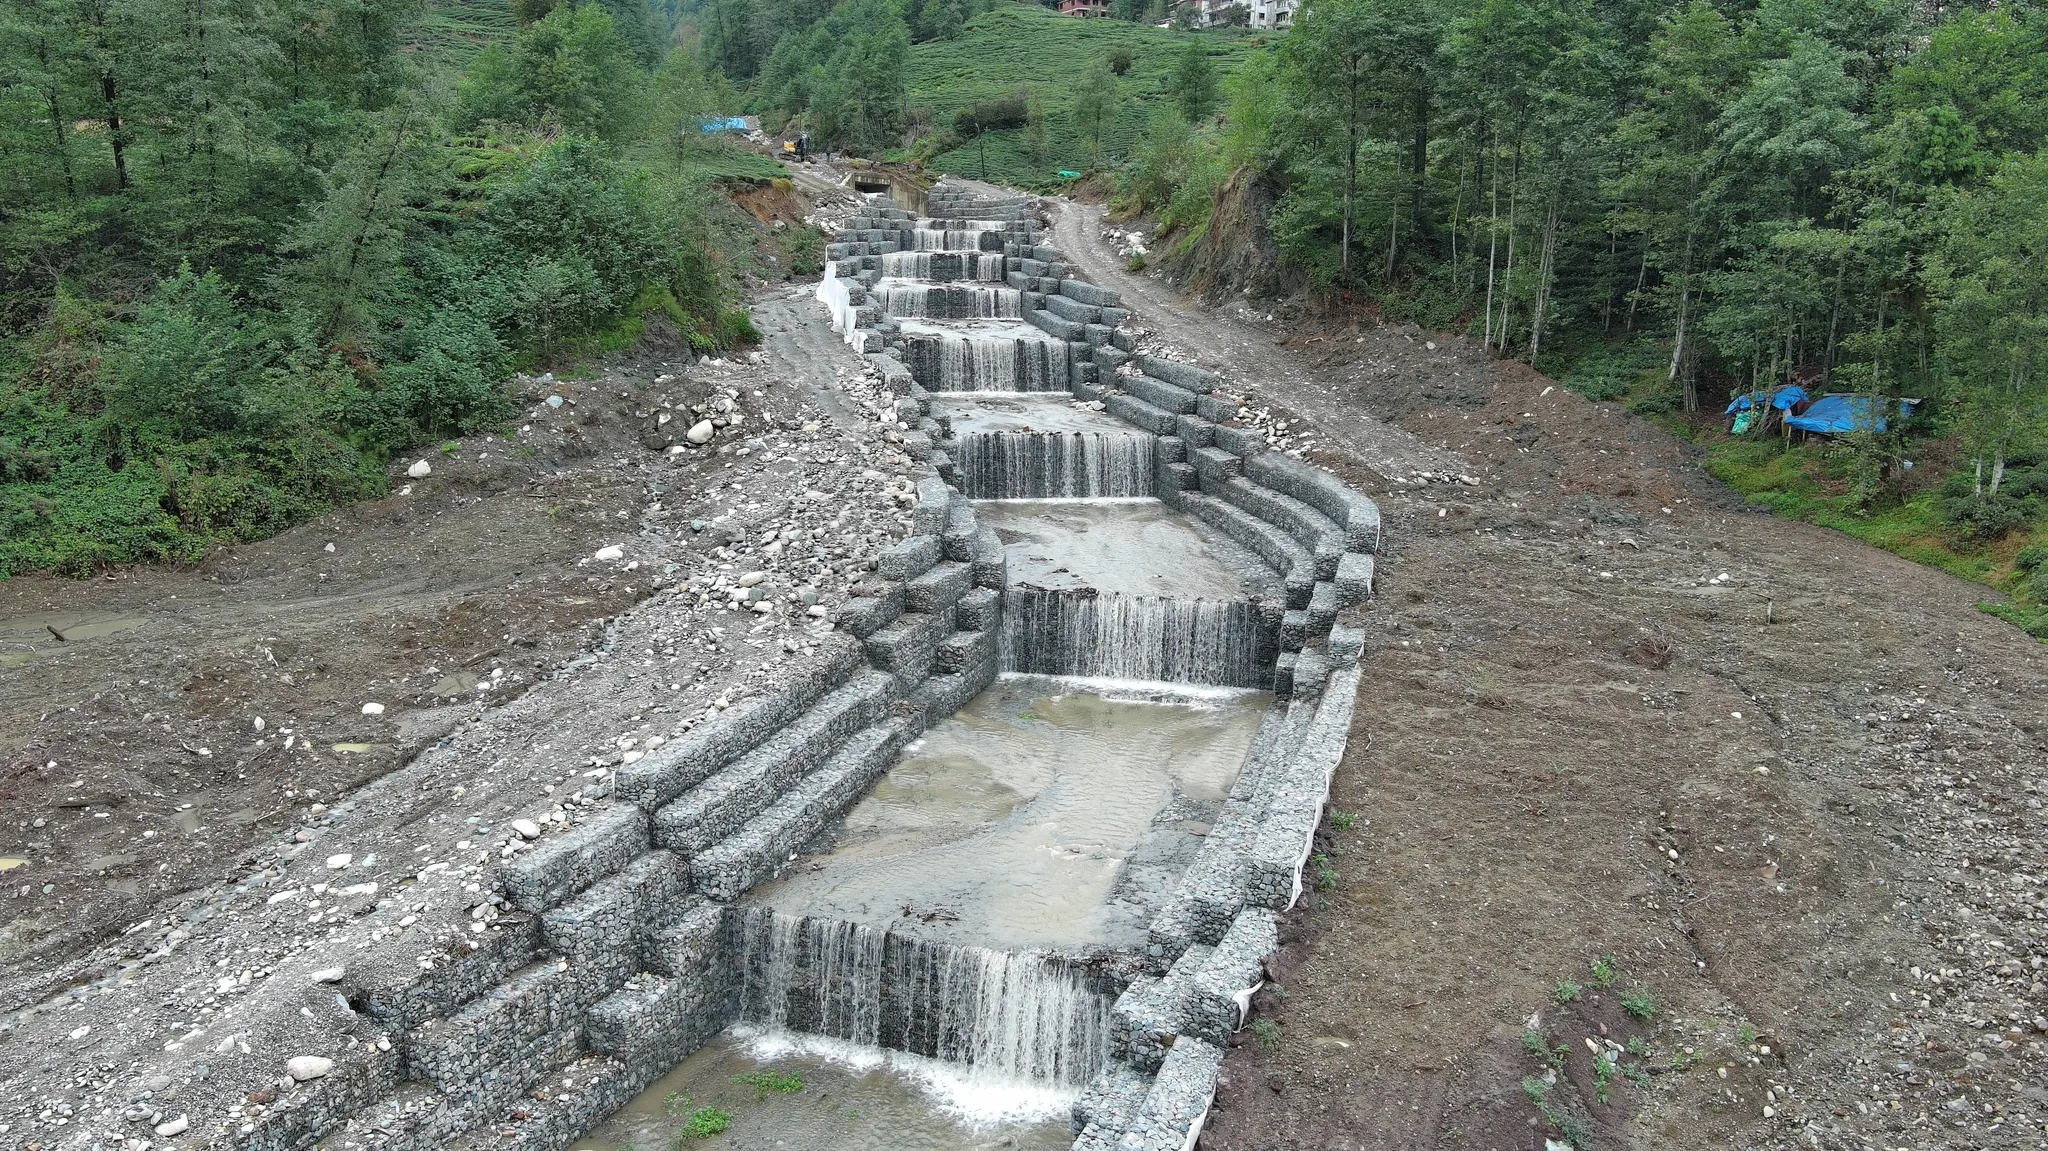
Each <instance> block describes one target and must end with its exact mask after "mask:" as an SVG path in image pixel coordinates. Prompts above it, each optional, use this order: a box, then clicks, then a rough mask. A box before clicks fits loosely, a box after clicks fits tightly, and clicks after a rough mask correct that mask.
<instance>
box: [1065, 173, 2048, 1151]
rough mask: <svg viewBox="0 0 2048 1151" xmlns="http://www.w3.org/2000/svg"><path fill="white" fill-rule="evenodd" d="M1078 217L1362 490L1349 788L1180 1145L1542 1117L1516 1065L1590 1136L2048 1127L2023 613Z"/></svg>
mask: <svg viewBox="0 0 2048 1151" xmlns="http://www.w3.org/2000/svg"><path fill="white" fill-rule="evenodd" d="M1095 220H1096V217H1095V216H1094V214H1093V212H1092V210H1088V209H1078V208H1070V209H1069V210H1068V212H1067V214H1066V215H1065V216H1064V217H1063V219H1062V220H1061V224H1060V228H1059V233H1058V234H1059V241H1060V243H1061V244H1062V245H1063V247H1064V248H1065V250H1066V251H1068V253H1069V254H1070V255H1072V256H1073V257H1074V258H1075V259H1076V260H1077V261H1079V262H1080V263H1081V264H1082V265H1083V266H1084V267H1085V268H1086V269H1087V273H1088V274H1089V276H1090V278H1092V279H1094V280H1095V281H1096V282H1097V283H1100V284H1103V285H1104V286H1107V287H1115V288H1118V289H1120V290H1122V291H1123V292H1124V298H1125V301H1126V303H1127V304H1131V305H1133V306H1135V307H1136V308H1137V309H1138V310H1139V315H1138V316H1137V317H1135V318H1134V322H1137V323H1139V324H1143V325H1148V326H1150V327H1152V328H1153V330H1154V331H1153V335H1154V338H1155V339H1157V340H1159V341H1161V342H1162V343H1164V344H1166V345H1170V346H1174V347H1178V348H1181V349H1187V350H1192V351H1193V352H1194V355H1195V358H1197V359H1198V360H1200V361H1201V362H1203V363H1205V364H1207V365H1208V366H1210V367H1213V368H1216V369H1217V370H1219V371H1222V372H1224V373H1225V374H1226V376H1233V375H1234V376H1235V378H1236V379H1238V380H1240V381H1245V382H1250V383H1252V384H1254V385H1255V386H1254V387H1253V388H1251V389H1250V390H1251V391H1252V396H1253V401H1254V402H1255V403H1256V404H1260V405H1266V406H1270V407H1271V408H1273V409H1274V410H1275V412H1276V413H1278V414H1281V415H1283V416H1292V417H1297V418H1302V419H1305V420H1306V422H1307V424H1308V425H1309V426H1310V428H1311V429H1312V431H1313V433H1314V434H1315V436H1316V439H1317V442H1318V443H1319V445H1320V446H1321V447H1322V448H1323V449H1324V450H1321V451H1319V452H1317V453H1315V456H1314V458H1316V460H1317V462H1319V463H1323V464H1324V465H1326V466H1329V467H1331V468H1333V469H1334V470H1337V471H1339V472H1340V473H1341V474H1344V475H1346V477H1347V478H1349V479H1351V480H1353V481H1354V482H1356V483H1358V484H1359V485H1360V486H1361V487H1363V488H1364V489H1365V490H1367V491H1368V492H1369V493H1370V494H1372V495H1373V496H1374V497H1375V498H1376V499H1378V500H1379V501H1380V504H1381V507H1382V509H1383V511H1384V513H1385V515H1386V518H1387V528H1386V541H1387V542H1386V549H1385V552H1384V554H1383V555H1382V557H1381V560H1382V563H1381V567H1380V572H1379V574H1380V598H1379V600H1378V601H1376V603H1375V605H1374V609H1373V611H1374V619H1375V622H1376V623H1377V628H1376V629H1375V634H1377V635H1378V636H1379V639H1378V640H1377V642H1375V643H1373V644H1370V645H1369V646H1368V650H1367V654H1366V657H1365V660H1364V662H1363V665H1362V666H1363V668H1364V671H1365V676H1364V684H1365V685H1366V686H1365V688H1364V691H1363V693H1362V695H1361V698H1360V701H1359V710H1358V716H1357V723H1356V726H1355V727H1354V729H1353V732H1352V738H1351V744H1350V750H1349V752H1348V754H1347V756H1346V758H1345V760H1344V763H1343V765H1342V766H1341V768H1340V769H1339V772H1338V775H1337V782H1336V791H1335V794H1334V796H1333V799H1332V806H1333V808H1334V809H1336V810H1338V811H1341V812H1346V813H1355V814H1356V816H1357V821H1356V823H1354V824H1352V825H1351V827H1350V828H1349V830H1344V831H1338V830H1335V829H1334V828H1332V829H1331V830H1330V831H1329V832H1328V837H1327V841H1326V844H1325V846H1326V847H1327V848H1328V854H1329V863H1330V865H1331V870H1330V872H1329V873H1328V874H1326V876H1325V882H1326V884H1327V886H1326V888H1325V889H1324V890H1322V891H1320V892H1318V893H1316V894H1315V896H1314V906H1312V907H1311V908H1309V909H1308V910H1307V912H1306V913H1305V914H1304V915H1302V916H1300V917H1298V922H1297V923H1296V924H1295V926H1294V929H1293V930H1294V932H1295V944H1294V945H1293V946H1291V947H1289V948H1288V950H1287V952H1286V953H1285V955H1284V956H1283V958H1282V960H1281V961H1280V962H1278V963H1277V964H1275V965H1274V966H1275V968H1276V969H1275V970H1274V971H1273V972H1272V975H1273V976H1274V979H1275V981H1276V982H1277V983H1278V984H1280V985H1281V987H1283V988H1284V992H1283V991H1282V990H1280V989H1279V988H1272V989H1269V990H1268V991H1266V992H1264V993H1262V994H1261V996H1260V1007H1261V1010H1262V1013H1263V1014H1264V1015H1266V1016H1267V1017H1268V1018H1270V1019H1271V1020H1273V1021H1274V1023H1276V1024H1277V1026H1278V1029H1277V1031H1273V1030H1266V1031H1265V1034H1264V1037H1263V1038H1264V1040H1267V1041H1270V1045H1269V1044H1268V1043H1267V1042H1265V1041H1261V1040H1259V1039H1255V1038H1254V1037H1253V1034H1252V1033H1251V1032H1245V1033H1241V1034H1240V1035H1239V1037H1238V1038H1239V1043H1240V1045H1239V1046H1238V1048H1237V1049H1236V1050H1235V1051H1233V1053H1232V1055H1231V1057H1230V1059H1229V1061H1228V1062H1227V1063H1226V1064H1225V1068H1224V1082H1223V1084H1222V1086H1221V1089H1220V1091H1219V1095H1218V1098H1217V1107H1216V1110H1215V1111H1214V1113H1212V1115H1211V1117H1210V1121H1209V1124H1208V1126H1207V1128H1206V1130H1205V1131H1204V1134H1203V1137H1202V1144H1201V1145H1202V1146H1204V1147H1211V1148H1259V1149H1262V1151H1263V1149H1278V1148H1374V1149H1379V1148H1444V1149H1446V1151H1448V1149H1452V1148H1457V1149H1465V1148H1488V1147H1491V1148H1502V1149H1506V1148H1541V1147H1542V1146H1543V1145H1544V1139H1545V1137H1546V1136H1548V1137H1550V1138H1556V1137H1557V1136H1558V1134H1559V1130H1558V1128H1556V1127H1554V1126H1550V1125H1548V1124H1547V1123H1546V1122H1545V1120H1544V1118H1543V1117H1542V1116H1540V1115H1539V1113H1538V1111H1537V1107H1536V1105H1535V1104H1534V1103H1533V1102H1532V1097H1531V1093H1530V1091H1529V1090H1526V1089H1525V1087H1524V1086H1523V1080H1524V1079H1525V1078H1527V1077H1535V1079H1536V1082H1535V1087H1536V1088H1537V1090H1538V1091H1539V1092H1540V1093H1542V1094H1543V1095H1544V1097H1545V1105H1546V1106H1548V1107H1550V1108H1551V1110H1552V1111H1553V1113H1555V1114H1557V1115H1559V1116H1562V1117H1563V1118H1564V1119H1566V1121H1567V1122H1570V1123H1574V1124H1576V1123H1577V1122H1580V1121H1583V1123H1584V1126H1585V1128H1586V1129H1588V1130H1590V1132H1591V1134H1592V1138H1591V1140H1590V1145H1592V1146H1601V1147H1617V1146H1630V1147H1643V1148H1703V1149H1704V1148H1728V1147H1778V1146H1787V1147H1789V1146H1792V1145H1794V1144H1796V1145H1798V1146H1802V1147H1807V1146H1820V1147H1841V1148H1851V1147H1870V1146H1884V1147H1897V1146H1910V1147H1913V1148H1916V1149H1917V1148H1928V1147H1958V1148H1961V1147H1973V1148H1974V1147H2037V1146H2039V1145H2040V1144H2041V1141H2042V1139H2043V1137H2044V1136H2043V1128H2044V1124H2048V1094H2044V1092H2043V1091H2042V1090H2041V1088H2040V1086H2039V1085H2040V1083H2041V1082H2042V1081H2043V1078H2044V1074H2048V1056H2044V1046H2048V984H2044V980H2048V972H2044V971H2043V970H2042V968H2043V967H2044V966H2048V911H2044V909H2043V901H2044V895H2048V892H2044V890H2043V887H2042V882H2043V877H2044V874H2048V850H2044V848H2048V826H2044V823H2048V821H2044V816H2043V812H2042V809H2041V804H2042V803H2043V797H2044V794H2048V766H2044V765H2048V747H2044V740H2043V734H2044V725H2048V708H2044V689H2048V675H2044V673H2048V652H2044V649H2043V648H2042V646H2041V645H2040V644H2039V643H2037V642H2035V641H2033V640H2030V639H2028V638H2027V637H2026V636H2025V635H2023V634H2021V633H2020V632H2018V631H2017V630H2016V629H2013V628H2011V627H2009V626H2008V625H2005V624H2003V623H2001V622H1999V621H1997V620H1994V619H1990V618H1988V617H1986V616H1984V615H1982V614H1980V613H1978V612H1977V611H1976V610H1975V607H1974V605H1975V603H1976V602H1977V600H1978V599H1980V598H1981V597H1982V595H1983V591H1982V589H1980V588H1976V587H1973V586H1971V585H1968V584H1964V583H1962V582H1960V581H1957V580H1954V579H1952V578H1950V577H1948V576H1946V575H1943V574H1942V573H1940V572H1937V571H1933V570H1931V569H1927V568H1922V567H1918V566H1916V565H1913V564H1911V563H1908V562H1906V561H1904V560H1902V559H1899V558H1897V557H1895V556H1892V555H1889V554H1886V553H1883V552H1879V551H1876V550H1874V549H1871V548H1868V547H1865V546H1863V545H1860V544H1858V543H1856V542H1855V541H1853V540H1850V539H1847V538H1845V537H1843V536H1840V535H1837V534H1834V533H1831V532H1828V531H1825V530H1822V529H1818V528H1814V527H1811V526H1809V525H1804V524H1798V523H1791V522H1787V521H1784V520H1779V519H1774V518H1771V517H1769V516H1766V515H1763V514H1758V513H1752V512H1750V511H1748V510H1746V509H1744V508H1743V507H1741V506H1740V504H1739V503H1738V502H1737V501H1736V500H1735V499H1734V498H1733V497H1732V496H1731V495H1730V494H1729V493H1728V492H1727V491H1726V489H1724V488H1722V487H1721V486H1720V485H1718V484H1716V483H1715V482H1713V481H1712V480H1711V479H1709V478H1708V477H1706V476H1705V475H1704V474H1703V473H1701V472H1700V470H1699V468H1698V467H1697V465H1696V463H1695V462H1694V460H1693V457H1692V455H1691V453H1690V451H1689V449H1688V448H1687V446H1686V445H1684V444H1682V443H1679V442H1677V441H1675V440H1673V439H1671V438H1670V437H1668V436H1666V435H1665V434H1664V433H1662V432H1660V431H1658V430H1656V429H1655V428H1653V427H1651V426H1649V425H1648V424H1646V423H1644V422H1642V421H1640V420H1637V419H1635V418H1633V417H1631V416H1629V415H1627V414H1626V413H1625V412H1623V411H1622V410H1620V409H1619V408H1618V407H1617V406H1615V405H1608V404H1590V403H1588V402H1586V401H1584V400H1582V399H1579V398H1578V397H1576V396H1573V395H1570V394H1568V393H1566V392H1564V391H1563V390H1562V389H1558V388H1556V387H1555V386H1554V384H1553V383H1552V381H1549V380H1547V379H1544V378H1543V377H1541V376H1539V375H1537V374H1535V373H1534V372H1532V371H1530V370H1528V369H1526V368H1524V367H1522V366H1520V365H1516V364H1502V363H1497V362H1493V361H1491V360H1489V359H1488V358H1487V357H1485V356H1483V355H1482V354H1481V353H1480V352H1479V351H1478V350H1477V349H1476V348H1473V347H1471V346H1469V345H1467V344H1466V343H1465V342H1463V341H1460V340H1455V339H1450V338H1447V337H1444V336H1434V335H1428V334H1426V333H1422V332H1419V331H1416V330H1414V329H1408V330H1405V331H1404V330H1402V329H1397V328H1386V327H1363V328H1359V329H1357V330H1337V331H1324V332H1313V333H1309V332H1302V333H1293V334H1291V335H1289V336H1287V337H1285V338H1284V340H1283V339H1276V338H1275V336H1274V335H1272V334H1270V333H1269V332H1268V331H1266V330H1265V325H1264V324H1263V323H1246V322H1242V321H1240V320H1236V319H1232V318H1228V317H1224V316H1220V315H1212V314H1210V313H1207V312H1205V311H1203V310H1201V309H1199V308H1198V307H1195V306H1193V305H1189V304H1186V303H1184V302H1182V301H1180V300H1179V299H1178V298H1176V297H1174V296H1173V294H1172V292H1171V290H1170V289H1167V288H1164V287H1163V286H1161V285H1159V284H1158V283H1156V282H1153V281H1147V280H1143V279H1142V278H1139V277H1132V276H1130V275H1129V274H1128V273H1125V272H1124V271H1123V270H1122V268H1121V265H1120V262H1118V261H1116V260H1115V258H1114V257H1113V256H1112V255H1111V254H1110V253H1109V251H1108V249H1107V248H1106V246H1105V245H1103V244H1102V243H1101V242H1100V237H1099V236H1098V235H1096V232H1095ZM1234 310H1235V311H1237V312H1238V314H1240V315H1244V314H1246V313H1247V312H1248V311H1249V310H1248V309H1244V308H1242V307H1239V308H1237V309H1234ZM1432 342H1434V343H1435V345H1436V347H1434V348H1432V347H1430V346H1429V345H1430V344H1431V343H1432ZM1283 344H1284V345H1286V346H1283ZM1375 416H1380V417H1385V418H1386V420H1387V421H1388V422H1381V421H1380V420H1378V419H1374V418H1373V417H1375ZM1432 471H1435V472H1439V473H1445V472H1447V473H1450V474H1452V475H1456V474H1460V473H1462V474H1465V475H1468V476H1470V477H1471V478H1472V479H1474V480H1476V481H1477V483H1476V484H1469V485H1468V484H1462V483H1442V482H1437V483H1430V482H1420V483H1418V482H1412V481H1413V479H1414V477H1416V476H1417V475H1418V474H1421V473H1428V472H1432ZM1395 480H1409V481H1411V482H1405V483H1396V482H1392V481H1395ZM1667 661H1668V662H1667ZM1602 955H1613V956H1614V957H1615V959H1616V966H1617V967H1618V969H1619V972H1620V974H1619V975H1618V976H1617V977H1616V978H1615V979H1614V980H1613V982H1612V983H1611V985H1610V986H1609V987H1607V988H1605V989H1599V988H1596V987H1595V986H1594V984H1595V983H1596V981H1597V980H1596V976H1595V973H1594V972H1593V971H1592V970H1591V969H1590V968H1589V961H1590V960H1592V959H1594V958H1595V957H1598V956H1602ZM1560 980H1573V981H1576V982H1577V983H1579V984H1580V985H1581V988H1582V989H1581V991H1580V993H1579V995H1578V997H1577V998H1576V999H1574V1000H1573V1001H1572V1002H1570V1003H1569V1004H1567V1005H1564V1006H1559V1005H1558V1004H1557V1002H1556V1000H1557V999H1558V998H1559V994H1558V992H1559V989H1558V988H1557V984H1558V982H1559V981H1560ZM1638 986H1640V987H1641V988H1644V989H1647V990H1648V991H1650V992H1651V993H1652V994H1653V995H1654V996H1655V997H1656V999H1657V1001H1658V1005H1657V1009H1656V1011H1655V1013H1654V1016H1653V1018H1652V1019H1651V1020H1650V1021H1648V1022H1647V1023H1645V1022H1640V1021H1636V1020H1633V1019H1631V1018H1630V1017H1629V1016H1628V1015H1627V1014H1626V1013H1625V1012H1624V1011H1623V1010H1622V1009H1621V1007H1620V997H1621V995H1622V994H1624V993H1626V992H1629V991H1632V990H1634V989H1636V988H1637V987H1638ZM1565 990H1566V991H1569V988H1566V989H1565ZM1638 1003H1640V1001H1638ZM1532 1018H1534V1019H1535V1020H1536V1027H1535V1028H1534V1030H1535V1031H1536V1032H1537V1033H1538V1035H1540V1036H1541V1040H1540V1041H1541V1042H1544V1043H1546V1044H1548V1046H1549V1047H1550V1048H1552V1049H1553V1051H1554V1049H1555V1048H1557V1047H1558V1046H1560V1045H1562V1046H1563V1047H1564V1049H1565V1052H1566V1053H1565V1054H1564V1055H1563V1056H1562V1057H1560V1056H1557V1055H1555V1054H1553V1055H1552V1056H1551V1060H1552V1061H1555V1062H1558V1063H1561V1064H1562V1067H1561V1069H1559V1070H1556V1071H1552V1070H1551V1068H1550V1066H1549V1063H1548V1062H1546V1060H1545V1059H1544V1058H1542V1057H1540V1056H1538V1055H1536V1054H1533V1053H1531V1052H1530V1051H1529V1050H1528V1049H1527V1048H1525V1045H1524V1038H1523V1035H1524V1031H1525V1029H1526V1028H1528V1024H1529V1022H1530V1020H1531V1019H1532ZM1632 1037H1634V1038H1637V1039H1639V1040H1640V1045H1641V1046H1642V1047H1643V1048H1644V1050H1645V1052H1646V1053H1645V1054H1644V1055H1636V1054H1632V1053H1629V1052H1628V1051H1627V1048H1628V1044H1629V1040H1630V1039H1631V1038H1632ZM1589 1039H1590V1040H1591V1041H1592V1042H1593V1045H1594V1046H1596V1047H1600V1048H1601V1049H1602V1050H1603V1051H1604V1052H1607V1053H1609V1055H1611V1056H1614V1062H1615V1063H1616V1064H1617V1069H1616V1070H1615V1071H1614V1072H1612V1073H1610V1076H1609V1079H1610V1081H1609V1082H1607V1083H1606V1084H1604V1085H1603V1084H1601V1083H1600V1082H1599V1081H1598V1079H1599V1076H1598V1068H1597V1066H1596V1062H1595V1058H1596V1057H1595V1055H1594V1054H1593V1052H1592V1051H1590V1050H1589V1049H1588V1046H1587V1041H1588V1040H1589ZM1610 1042H1611V1045H1610ZM1617 1050H1618V1051H1619V1054H1618V1055H1617V1054H1616V1052H1617ZM1624 1068H1627V1069H1635V1068H1639V1069H1640V1070H1637V1071H1635V1072H1634V1074H1635V1075H1637V1076H1639V1077H1640V1079H1641V1082H1640V1083H1638V1082H1636V1081H1634V1080H1633V1079H1631V1078H1630V1077H1629V1075H1627V1074H1624V1073H1623V1072H1622V1070H1621V1069H1624ZM1545 1076H1549V1077H1551V1078H1553V1079H1555V1080H1556V1084H1555V1085H1550V1084H1546V1083H1544V1082H1542V1080H1543V1078H1544V1077H1545ZM1603 1094H1604V1095H1605V1096H1606V1101H1605V1102H1603V1101H1602V1100H1601V1096H1602V1095H1603ZM1575 1115H1576V1116H1578V1119H1576V1120H1575V1119H1574V1116H1575ZM1580 1145H1581V1146H1585V1145H1588V1141H1587V1140H1584V1139H1581V1141H1580Z"/></svg>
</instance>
